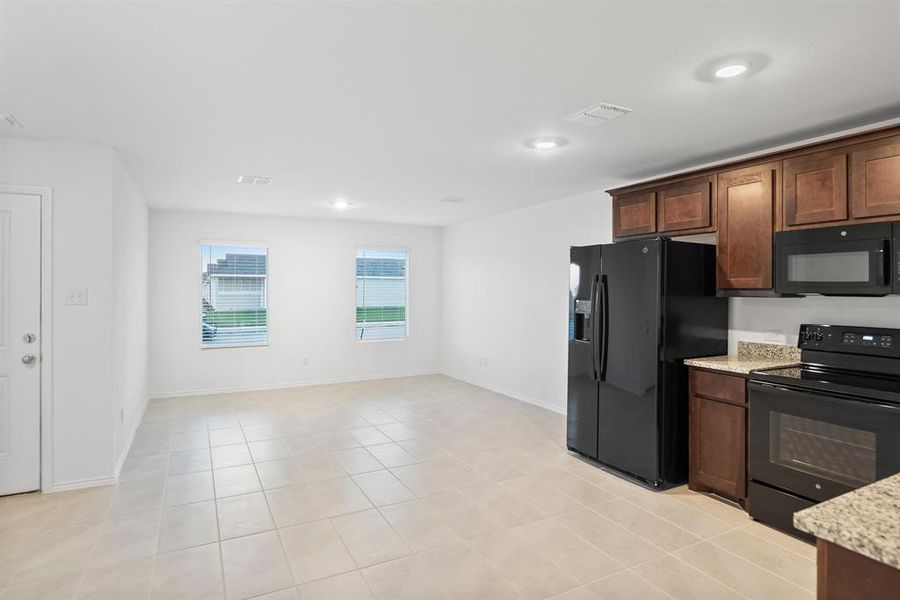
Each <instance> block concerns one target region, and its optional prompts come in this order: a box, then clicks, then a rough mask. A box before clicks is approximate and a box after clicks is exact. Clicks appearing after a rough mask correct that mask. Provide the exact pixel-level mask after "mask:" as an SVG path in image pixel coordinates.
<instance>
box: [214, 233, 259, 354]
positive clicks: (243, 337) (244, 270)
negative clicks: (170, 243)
mask: <svg viewBox="0 0 900 600" xmlns="http://www.w3.org/2000/svg"><path fill="white" fill-rule="evenodd" d="M200 248H201V254H202V257H203V262H202V265H203V266H202V273H201V281H202V293H201V299H200V313H201V324H200V327H201V340H202V342H201V345H202V347H203V348H221V347H226V346H263V345H265V344H267V343H268V341H269V327H268V323H269V321H268V314H267V308H268V300H269V298H268V264H267V263H268V260H267V250H266V248H258V247H253V246H225V245H212V244H202V245H201V247H200Z"/></svg>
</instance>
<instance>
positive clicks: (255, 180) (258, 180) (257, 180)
mask: <svg viewBox="0 0 900 600" xmlns="http://www.w3.org/2000/svg"><path fill="white" fill-rule="evenodd" d="M273 181H275V180H274V179H272V178H271V177H262V176H260V175H238V178H237V182H238V183H248V184H251V185H272V182H273Z"/></svg>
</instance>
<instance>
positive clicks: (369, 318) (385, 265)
mask: <svg viewBox="0 0 900 600" xmlns="http://www.w3.org/2000/svg"><path fill="white" fill-rule="evenodd" d="M408 267H409V253H408V252H407V251H406V250H378V249H366V248H360V249H359V250H357V252H356V339H357V340H396V339H403V338H406V337H407V336H408V335H409V312H408V310H407V309H408V305H409V302H408V300H409V293H408V287H409V286H408V283H409V282H408V273H409V269H408Z"/></svg>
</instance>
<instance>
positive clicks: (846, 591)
mask: <svg viewBox="0 0 900 600" xmlns="http://www.w3.org/2000/svg"><path fill="white" fill-rule="evenodd" d="M816 547H817V553H816V569H817V571H818V577H817V581H816V597H817V598H818V600H870V599H874V598H896V597H897V594H898V590H900V569H895V568H894V567H891V566H889V565H886V564H884V563H880V562H878V561H876V560H872V559H871V558H869V557H868V556H863V555H862V554H857V553H856V552H853V551H852V550H847V549H846V548H841V547H840V546H838V545H836V544H832V543H831V542H827V541H825V540H822V539H820V540H818V541H817V542H816Z"/></svg>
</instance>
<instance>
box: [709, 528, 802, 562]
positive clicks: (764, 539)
mask: <svg viewBox="0 0 900 600" xmlns="http://www.w3.org/2000/svg"><path fill="white" fill-rule="evenodd" d="M753 522H755V521H753ZM745 527H747V525H746V524H745V525H739V526H737V527H735V528H734V529H732V530H729V531H723V532H722V535H726V534H728V533H732V532H734V531H738V530H741V531H744V532H746V533H747V535H752V536H753V537H755V538H756V539H758V540H762V541H764V542H766V543H769V544H772V545H773V546H775V547H776V548H779V549H781V550H784V551H785V552H789V553H791V554H793V555H794V556H797V557H799V558H802V559H803V560H805V561H808V562H812V563H813V564H815V562H816V559H815V558H809V557H806V556H803V555H802V554H800V553H799V552H795V551H794V550H792V549H790V548H786V547H785V546H781V545H779V544H776V543H775V542H771V541H769V540H767V539H766V538H764V537H763V536H761V535H757V534H756V533H754V532H753V531H751V530H749V529H745ZM716 537H722V536H721V535H720V536H716ZM811 547H812V548H813V549H815V545H812V546H811Z"/></svg>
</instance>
